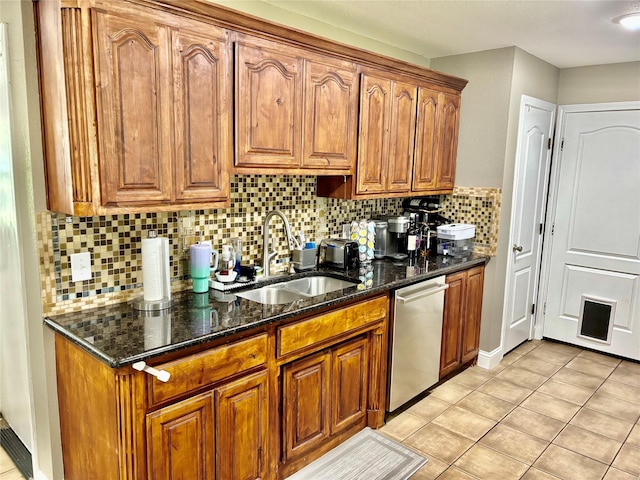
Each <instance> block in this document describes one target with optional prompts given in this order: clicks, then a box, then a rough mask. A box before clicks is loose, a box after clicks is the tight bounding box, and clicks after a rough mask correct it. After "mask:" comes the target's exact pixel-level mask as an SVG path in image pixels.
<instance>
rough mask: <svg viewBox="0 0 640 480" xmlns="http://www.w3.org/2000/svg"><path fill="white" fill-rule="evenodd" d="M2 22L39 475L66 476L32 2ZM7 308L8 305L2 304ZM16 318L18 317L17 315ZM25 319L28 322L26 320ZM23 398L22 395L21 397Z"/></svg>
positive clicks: (14, 7)
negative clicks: (48, 281)
mask: <svg viewBox="0 0 640 480" xmlns="http://www.w3.org/2000/svg"><path fill="white" fill-rule="evenodd" d="M0 21H1V22H6V23H8V24H9V48H10V52H9V56H10V61H11V65H10V69H11V71H10V81H11V111H12V138H11V146H12V151H13V173H14V188H15V203H16V213H17V219H18V222H17V235H18V243H19V252H18V255H19V256H20V263H21V265H22V272H21V276H20V277H19V278H15V279H14V282H20V284H21V287H22V290H23V292H24V299H25V315H23V316H22V318H20V321H21V323H23V328H24V331H25V334H26V337H27V369H28V375H29V384H30V386H31V398H32V405H31V407H32V412H31V415H32V423H33V440H34V441H33V451H32V456H33V461H34V467H35V468H34V475H35V478H36V479H41V478H47V479H49V480H58V479H61V478H62V477H63V473H62V455H61V449H60V433H59V421H58V413H57V412H58V408H57V396H56V393H55V392H56V379H55V358H54V354H53V334H52V333H51V331H50V330H49V329H48V328H46V327H45V326H44V324H43V322H42V303H41V297H40V273H39V262H38V259H39V257H38V243H37V234H36V226H35V225H36V223H35V215H36V211H38V210H43V209H44V208H45V200H46V199H45V188H44V167H43V161H42V145H41V133H40V112H39V97H38V83H37V82H38V75H37V69H36V49H35V30H34V18H33V5H32V3H31V1H30V0H21V1H0ZM3 307H4V305H3ZM16 318H18V316H16ZM25 318H26V325H25ZM21 400H22V401H24V399H21Z"/></svg>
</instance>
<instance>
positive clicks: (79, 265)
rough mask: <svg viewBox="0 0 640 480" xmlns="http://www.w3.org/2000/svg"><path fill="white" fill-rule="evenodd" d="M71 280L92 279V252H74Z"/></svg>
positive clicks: (71, 257) (72, 255) (71, 256)
mask: <svg viewBox="0 0 640 480" xmlns="http://www.w3.org/2000/svg"><path fill="white" fill-rule="evenodd" d="M69 257H70V259H71V281H72V282H81V281H83V280H91V252H81V253H72V254H71V255H70V256H69Z"/></svg>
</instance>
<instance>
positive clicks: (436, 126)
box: [412, 87, 460, 193]
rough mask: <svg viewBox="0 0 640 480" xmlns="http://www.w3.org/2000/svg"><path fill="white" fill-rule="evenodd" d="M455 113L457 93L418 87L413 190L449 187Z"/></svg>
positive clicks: (455, 133)
mask: <svg viewBox="0 0 640 480" xmlns="http://www.w3.org/2000/svg"><path fill="white" fill-rule="evenodd" d="M459 115H460V96H459V95H452V94H447V93H443V92H439V91H437V90H434V89H431V88H425V87H420V89H419V91H418V114H417V126H416V146H415V160H414V168H413V183H412V191H413V192H428V193H431V192H439V193H441V192H445V191H447V190H451V189H453V183H454V180H455V172H456V153H457V149H458V124H459V122H460V119H459Z"/></svg>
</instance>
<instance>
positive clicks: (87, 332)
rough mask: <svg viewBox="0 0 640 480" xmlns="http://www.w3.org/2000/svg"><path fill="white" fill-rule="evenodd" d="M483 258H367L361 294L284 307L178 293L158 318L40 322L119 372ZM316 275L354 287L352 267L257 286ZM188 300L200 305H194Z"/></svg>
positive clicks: (73, 317) (124, 308)
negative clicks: (366, 275)
mask: <svg viewBox="0 0 640 480" xmlns="http://www.w3.org/2000/svg"><path fill="white" fill-rule="evenodd" d="M488 260H489V258H488V257H485V256H471V257H466V258H464V259H458V258H452V257H443V256H440V255H438V256H435V257H429V258H428V259H427V261H426V262H422V263H420V264H419V265H418V266H417V267H409V263H408V261H406V260H405V261H394V260H388V259H385V260H375V261H373V262H372V263H371V265H370V267H371V268H370V272H369V276H370V279H371V284H370V286H368V287H367V288H363V287H364V286H363V285H361V284H359V285H358V286H354V287H350V288H346V289H344V290H338V291H336V292H331V293H327V294H324V295H320V296H317V297H311V298H308V299H304V300H298V301H295V302H292V303H290V304H284V305H263V304H260V303H256V302H253V301H250V300H246V299H243V298H240V297H238V296H236V295H234V294H233V292H220V291H216V290H209V293H208V294H206V293H205V294H195V293H193V292H191V291H186V292H180V293H177V294H174V296H173V305H172V307H171V308H169V309H166V310H163V311H161V312H140V311H137V310H134V309H133V308H132V306H131V302H126V303H119V304H114V305H109V306H104V307H97V308H92V309H88V310H82V311H79V312H74V313H68V314H63V315H57V316H52V317H45V319H44V322H45V324H46V325H48V326H49V327H50V328H52V329H53V330H55V331H56V332H57V333H59V334H60V335H62V336H64V337H66V338H68V339H69V340H71V341H72V342H74V343H76V344H77V345H79V346H80V347H81V348H83V349H84V350H86V351H88V352H89V353H91V354H92V355H94V356H95V357H96V358H98V359H99V360H101V361H102V362H104V363H106V364H107V365H109V366H110V367H113V368H119V367H124V366H127V365H130V364H132V363H135V362H137V361H140V360H145V361H146V360H148V359H151V358H153V357H156V356H159V355H164V354H167V353H170V352H175V351H178V350H181V349H185V348H188V347H193V346H196V345H199V344H204V343H208V342H213V341H216V340H219V339H220V338H223V337H226V336H230V335H235V334H238V333H241V332H244V331H249V330H251V329H254V328H258V327H262V326H266V325H268V324H271V323H274V322H278V321H282V320H285V319H289V318H293V317H298V316H303V315H309V314H313V313H314V312H315V311H320V310H324V309H327V308H328V307H336V306H339V305H340V304H342V303H347V302H350V301H353V300H355V299H358V298H365V297H368V296H371V295H374V294H376V293H383V292H388V291H389V290H394V289H397V288H401V287H405V286H407V285H411V284H414V283H418V282H420V281H422V280H426V279H429V278H432V277H437V276H439V275H447V274H450V273H453V272H456V271H459V270H464V269H468V268H471V267H473V266H476V265H481V264H485V263H486V262H487V261H488ZM318 273H321V274H323V275H329V276H335V277H339V278H345V279H350V280H352V281H354V282H359V279H358V277H359V275H358V270H357V269H356V270H354V271H352V272H339V271H335V270H326V269H321V270H319V271H313V272H305V273H303V274H298V275H295V276H278V277H272V278H271V279H269V280H268V281H264V282H261V283H260V285H259V286H262V285H263V284H267V283H275V282H278V281H284V280H288V279H290V278H299V277H304V276H308V275H313V274H318ZM347 277H348V278H347ZM253 287H254V288H255V286H253ZM198 295H199V296H203V295H204V296H208V303H207V301H205V302H201V300H202V297H200V298H198ZM205 300H206V298H205ZM196 302H198V303H199V304H201V305H204V307H202V306H197V305H196Z"/></svg>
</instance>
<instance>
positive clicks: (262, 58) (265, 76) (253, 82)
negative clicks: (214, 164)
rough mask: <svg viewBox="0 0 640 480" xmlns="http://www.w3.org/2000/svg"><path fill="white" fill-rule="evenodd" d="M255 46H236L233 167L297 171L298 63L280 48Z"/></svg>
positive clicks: (246, 42)
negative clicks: (271, 167)
mask: <svg viewBox="0 0 640 480" xmlns="http://www.w3.org/2000/svg"><path fill="white" fill-rule="evenodd" d="M254 42H255V43H254ZM257 42H258V40H255V41H254V40H253V39H252V40H248V39H246V38H245V37H242V38H241V39H240V41H239V42H238V43H237V44H236V82H237V84H236V87H237V88H236V97H235V99H236V152H237V153H236V166H239V167H244V166H255V167H261V166H262V167H264V166H270V165H271V166H277V167H283V166H294V167H297V166H299V164H300V142H301V132H300V125H301V124H302V77H301V61H300V59H299V58H298V56H297V55H296V53H295V51H294V50H292V49H289V48H287V47H285V46H283V45H278V44H275V43H273V44H272V43H271V42H259V43H257Z"/></svg>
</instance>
